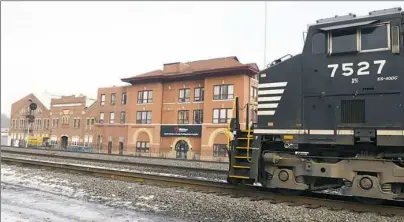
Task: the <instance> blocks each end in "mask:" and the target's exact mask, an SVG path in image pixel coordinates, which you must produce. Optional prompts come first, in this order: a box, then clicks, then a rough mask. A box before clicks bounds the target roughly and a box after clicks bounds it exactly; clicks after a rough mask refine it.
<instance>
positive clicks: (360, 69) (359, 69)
mask: <svg viewBox="0 0 404 222" xmlns="http://www.w3.org/2000/svg"><path fill="white" fill-rule="evenodd" d="M385 64H386V60H375V61H373V64H372V65H377V66H378V68H377V74H381V73H382V71H383V67H384V65H385ZM353 66H354V64H353V63H342V64H341V70H342V73H341V74H342V75H343V76H351V75H353V74H354V72H356V75H358V76H363V75H369V74H370V71H369V67H370V64H369V62H367V61H362V62H359V63H358V64H357V65H356V70H355V71H354V68H353ZM338 67H339V64H329V65H328V68H332V70H331V77H334V76H335V73H336V72H337V70H338Z"/></svg>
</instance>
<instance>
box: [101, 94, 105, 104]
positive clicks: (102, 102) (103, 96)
mask: <svg viewBox="0 0 404 222" xmlns="http://www.w3.org/2000/svg"><path fill="white" fill-rule="evenodd" d="M103 105H105V94H101V106H103Z"/></svg>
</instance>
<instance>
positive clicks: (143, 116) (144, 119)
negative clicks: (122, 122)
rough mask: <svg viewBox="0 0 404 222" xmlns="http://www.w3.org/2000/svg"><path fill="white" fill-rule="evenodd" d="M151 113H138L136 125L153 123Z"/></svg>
mask: <svg viewBox="0 0 404 222" xmlns="http://www.w3.org/2000/svg"><path fill="white" fill-rule="evenodd" d="M151 115H152V112H151V111H138V112H137V113H136V123H138V124H149V123H151Z"/></svg>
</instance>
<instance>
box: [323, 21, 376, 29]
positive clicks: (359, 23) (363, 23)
mask: <svg viewBox="0 0 404 222" xmlns="http://www.w3.org/2000/svg"><path fill="white" fill-rule="evenodd" d="M377 21H379V20H369V21H364V22H355V23H349V24H343V25H334V26H328V27H323V28H319V29H320V30H322V31H330V30H335V29H343V28H350V27H357V26H362V25H369V24H372V23H375V22H377Z"/></svg>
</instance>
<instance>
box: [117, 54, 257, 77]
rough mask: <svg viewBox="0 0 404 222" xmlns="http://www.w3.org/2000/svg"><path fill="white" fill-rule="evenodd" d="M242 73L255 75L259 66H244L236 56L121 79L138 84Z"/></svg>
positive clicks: (180, 65)
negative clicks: (206, 75) (179, 78)
mask: <svg viewBox="0 0 404 222" xmlns="http://www.w3.org/2000/svg"><path fill="white" fill-rule="evenodd" d="M235 71H242V72H243V73H244V74H247V75H255V74H257V73H258V71H259V69H258V66H257V64H255V63H250V64H242V63H240V61H239V60H238V58H237V57H236V56H231V57H223V58H214V59H206V60H197V61H191V62H185V63H181V62H175V63H166V64H164V68H163V70H160V69H158V70H154V71H151V72H147V73H143V74H138V75H135V76H133V77H129V78H123V79H121V80H122V81H124V82H129V83H136V82H144V81H153V80H161V79H171V78H178V77H189V76H196V75H200V74H216V75H217V74H220V73H221V74H224V73H226V72H235Z"/></svg>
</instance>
